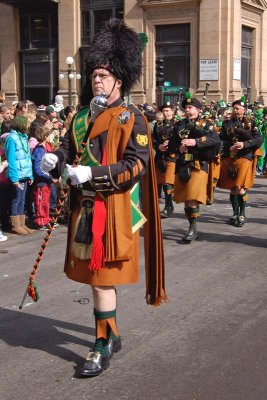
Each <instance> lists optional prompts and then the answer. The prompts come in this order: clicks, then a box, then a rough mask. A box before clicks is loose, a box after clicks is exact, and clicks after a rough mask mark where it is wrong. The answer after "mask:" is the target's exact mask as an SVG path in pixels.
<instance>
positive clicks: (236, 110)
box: [234, 104, 245, 118]
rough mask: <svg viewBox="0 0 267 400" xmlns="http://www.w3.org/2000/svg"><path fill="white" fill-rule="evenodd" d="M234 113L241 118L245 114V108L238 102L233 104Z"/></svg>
mask: <svg viewBox="0 0 267 400" xmlns="http://www.w3.org/2000/svg"><path fill="white" fill-rule="evenodd" d="M234 114H235V115H236V117H238V118H241V117H243V116H244V114H245V109H244V107H243V106H241V105H240V104H235V105H234Z"/></svg>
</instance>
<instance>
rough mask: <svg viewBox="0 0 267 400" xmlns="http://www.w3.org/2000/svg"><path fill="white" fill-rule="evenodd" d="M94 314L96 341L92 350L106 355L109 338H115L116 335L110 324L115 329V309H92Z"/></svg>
mask: <svg viewBox="0 0 267 400" xmlns="http://www.w3.org/2000/svg"><path fill="white" fill-rule="evenodd" d="M94 315H95V321H96V341H95V346H94V350H95V351H99V352H100V353H101V354H102V355H104V356H106V355H107V354H108V341H109V339H110V338H113V339H115V338H116V337H117V335H115V333H114V332H113V330H112V326H113V327H114V329H117V327H116V309H115V310H112V311H98V310H96V309H94ZM116 333H117V332H116Z"/></svg>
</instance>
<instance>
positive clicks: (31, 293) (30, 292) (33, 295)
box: [28, 284, 36, 301]
mask: <svg viewBox="0 0 267 400" xmlns="http://www.w3.org/2000/svg"><path fill="white" fill-rule="evenodd" d="M28 295H29V296H30V297H31V298H32V299H33V300H34V301H36V293H35V289H34V286H33V284H31V285H29V286H28Z"/></svg>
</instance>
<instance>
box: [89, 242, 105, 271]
mask: <svg viewBox="0 0 267 400" xmlns="http://www.w3.org/2000/svg"><path fill="white" fill-rule="evenodd" d="M104 260H105V254H104V246H103V242H102V238H99V237H96V238H95V237H94V239H93V248H92V255H91V258H90V261H89V266H88V268H89V270H90V271H98V270H100V269H101V268H104V266H105V263H104Z"/></svg>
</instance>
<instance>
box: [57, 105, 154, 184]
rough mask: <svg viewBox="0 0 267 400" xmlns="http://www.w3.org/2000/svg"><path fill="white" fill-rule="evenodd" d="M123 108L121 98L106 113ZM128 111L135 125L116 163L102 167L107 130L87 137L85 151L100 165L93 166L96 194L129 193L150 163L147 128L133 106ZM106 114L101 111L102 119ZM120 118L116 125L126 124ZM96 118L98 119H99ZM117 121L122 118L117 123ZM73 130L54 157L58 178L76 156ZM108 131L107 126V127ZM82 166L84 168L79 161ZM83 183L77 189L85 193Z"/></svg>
mask: <svg viewBox="0 0 267 400" xmlns="http://www.w3.org/2000/svg"><path fill="white" fill-rule="evenodd" d="M122 105H123V100H122V99H121V98H120V99H118V100H117V101H115V102H114V103H113V104H111V105H109V107H108V110H109V109H112V108H114V109H115V108H118V107H119V106H122ZM128 110H129V111H131V113H133V114H134V124H133V129H132V133H131V135H130V138H129V140H128V143H127V145H126V147H125V150H124V153H123V154H122V155H121V157H119V158H121V159H120V160H119V161H118V162H117V163H114V164H109V165H101V162H102V158H103V152H104V148H105V146H106V142H107V136H108V130H107V129H105V128H103V132H101V133H100V134H98V135H97V136H96V137H94V138H90V137H89V141H88V144H87V146H88V150H89V152H90V153H91V156H92V158H93V159H95V160H96V161H97V162H98V164H99V165H96V166H92V167H91V168H92V183H93V185H94V187H95V189H96V190H97V191H111V192H113V191H115V190H128V189H130V188H131V187H132V186H133V185H134V184H135V183H136V182H137V181H138V180H140V178H141V177H142V176H143V175H144V173H145V170H146V166H147V164H148V160H149V146H148V136H147V127H146V124H145V121H144V117H143V115H142V113H141V112H140V111H139V110H138V109H137V108H135V107H134V106H132V105H130V106H128ZM104 114H105V111H104V112H103V117H104ZM121 114H122V115H120V116H119V117H118V124H119V126H120V125H123V124H127V123H128V121H127V119H125V120H124V118H123V108H122V112H121ZM98 118H99V117H98ZM119 118H121V119H120V120H119ZM72 128H73V127H71V128H70V130H69V131H68V132H67V134H66V135H65V137H64V140H63V143H62V144H61V145H60V147H59V149H58V151H56V152H55V154H56V155H57V156H58V157H59V161H58V163H57V167H56V168H57V175H59V176H60V175H61V174H62V171H63V169H64V167H65V165H66V163H67V164H72V163H73V161H74V158H75V155H76V151H77V149H76V147H75V143H74V137H73V129H72ZM106 128H108V127H106ZM81 164H82V165H86V164H84V163H83V162H81ZM86 186H87V185H86V183H85V184H83V185H79V188H80V189H85V190H86Z"/></svg>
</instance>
